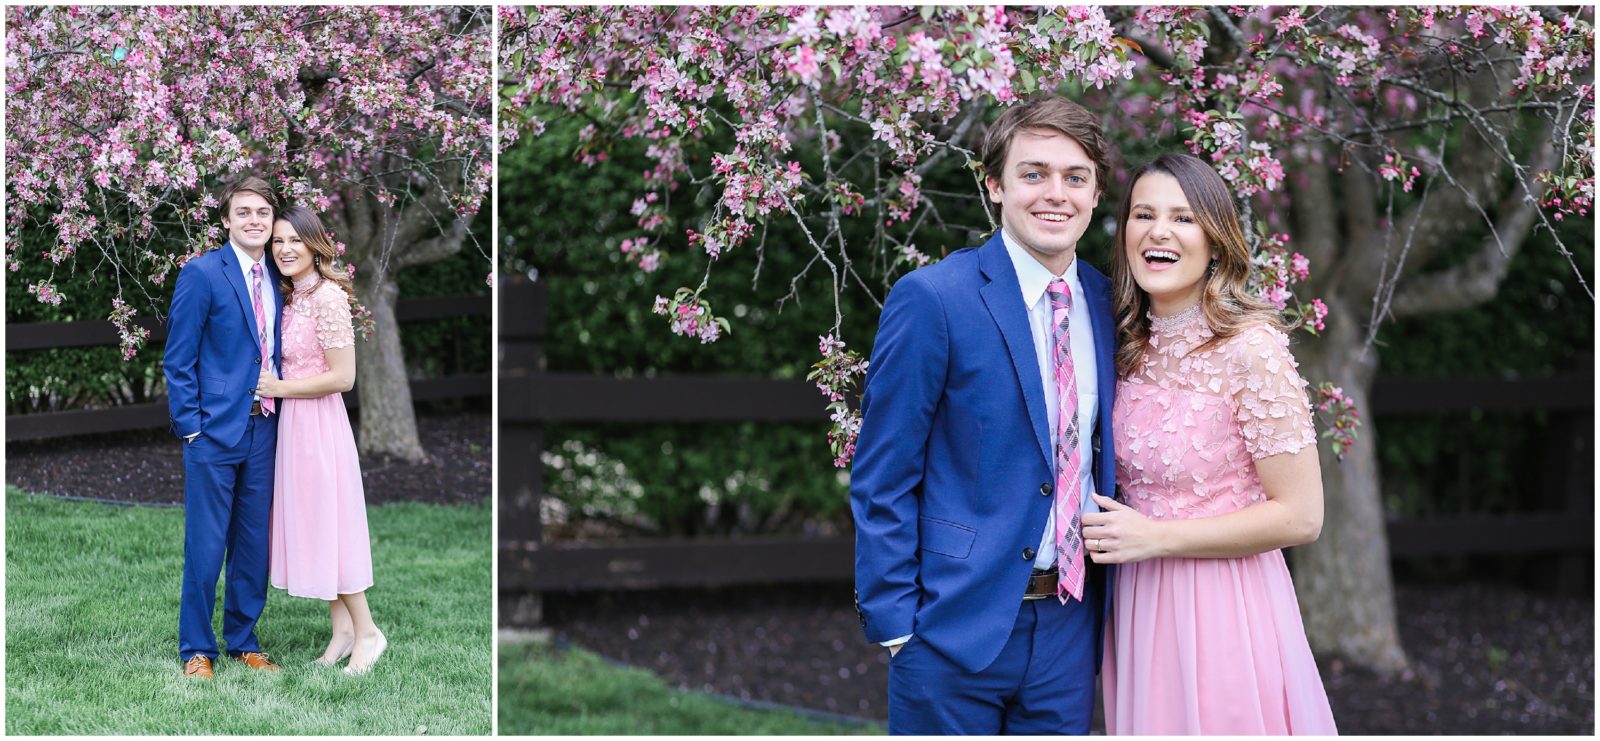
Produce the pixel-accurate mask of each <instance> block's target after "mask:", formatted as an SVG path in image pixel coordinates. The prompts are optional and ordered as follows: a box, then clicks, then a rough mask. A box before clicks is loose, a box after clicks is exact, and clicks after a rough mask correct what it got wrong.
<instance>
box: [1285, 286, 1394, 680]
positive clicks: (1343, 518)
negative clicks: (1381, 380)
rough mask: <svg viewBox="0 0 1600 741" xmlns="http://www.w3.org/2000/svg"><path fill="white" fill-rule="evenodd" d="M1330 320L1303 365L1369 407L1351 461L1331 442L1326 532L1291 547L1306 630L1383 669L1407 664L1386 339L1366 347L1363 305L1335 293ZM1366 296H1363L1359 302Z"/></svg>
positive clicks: (1304, 348) (1309, 374) (1304, 345)
mask: <svg viewBox="0 0 1600 741" xmlns="http://www.w3.org/2000/svg"><path fill="white" fill-rule="evenodd" d="M1326 300H1327V301H1328V307H1329V316H1328V322H1327V324H1328V329H1327V331H1326V332H1324V333H1323V335H1322V337H1320V338H1317V339H1314V340H1308V341H1304V342H1299V343H1297V345H1296V348H1295V350H1296V355H1297V356H1298V358H1299V360H1300V372H1301V375H1303V376H1305V377H1306V378H1307V379H1310V380H1311V381H1312V382H1314V383H1315V382H1319V381H1323V380H1327V381H1332V382H1333V383H1334V384H1335V385H1337V386H1340V387H1342V388H1343V389H1344V391H1345V394H1346V395H1347V396H1349V397H1350V398H1351V399H1352V400H1353V401H1354V402H1355V404H1356V408H1357V409H1358V410H1360V411H1361V412H1362V413H1363V414H1364V416H1363V420H1362V421H1363V424H1362V427H1361V439H1360V441H1359V442H1358V443H1357V444H1356V445H1355V446H1353V447H1352V448H1351V449H1350V452H1349V453H1348V454H1347V455H1346V456H1345V459H1344V460H1343V461H1339V460H1338V459H1336V458H1335V457H1334V455H1333V453H1331V452H1330V449H1329V447H1328V445H1327V444H1326V443H1320V444H1319V445H1318V446H1317V450H1318V452H1319V454H1320V456H1321V459H1322V461H1321V462H1322V491H1323V508H1324V516H1323V520H1322V536H1321V537H1320V538H1318V539H1317V541H1316V542H1315V543H1312V544H1310V545H1306V546H1301V547H1298V548H1295V549H1293V550H1292V551H1291V552H1290V557H1291V558H1292V559H1293V564H1294V581H1295V591H1296V592H1297V594H1298V595H1299V597H1300V611H1301V614H1302V616H1303V617H1304V619H1305V626H1306V637H1307V638H1308V639H1309V640H1310V642H1311V646H1312V648H1313V649H1315V650H1316V651H1317V653H1320V654H1336V655H1339V656H1341V657H1344V658H1345V659H1347V660H1349V661H1351V662H1353V663H1356V664H1359V665H1361V666H1363V667H1367V668H1370V669H1373V670H1374V671H1377V672H1379V673H1382V674H1394V673H1399V672H1403V671H1405V670H1406V669H1407V661H1406V655H1405V651H1404V650H1402V649H1401V647H1400V633H1399V628H1398V625H1397V623H1396V620H1395V606H1394V580H1393V578H1392V576H1391V574H1390V572H1389V541H1388V533H1387V530H1386V527H1385V525H1386V517H1385V516H1384V508H1383V492H1382V489H1381V488H1380V486H1379V480H1378V458H1377V445H1376V437H1377V430H1376V428H1375V426H1374V425H1373V420H1372V416H1371V412H1370V409H1371V407H1370V405H1369V401H1370V399H1371V395H1372V394H1371V392H1372V379H1373V376H1374V374H1375V372H1376V371H1377V367H1378V358H1377V351H1376V349H1371V350H1367V351H1366V352H1365V353H1363V348H1362V344H1363V337H1362V327H1363V326H1364V324H1365V322H1364V321H1363V319H1364V317H1363V315H1362V313H1361V311H1360V306H1358V305H1354V304H1352V302H1350V301H1349V300H1348V299H1344V298H1342V297H1328V298H1327V299H1326ZM1357 303H1359V302H1357Z"/></svg>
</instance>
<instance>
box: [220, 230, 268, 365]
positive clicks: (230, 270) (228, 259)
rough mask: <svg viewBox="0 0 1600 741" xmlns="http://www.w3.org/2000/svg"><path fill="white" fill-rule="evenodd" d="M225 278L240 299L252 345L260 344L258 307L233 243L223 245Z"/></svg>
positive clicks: (240, 307) (240, 306)
mask: <svg viewBox="0 0 1600 741" xmlns="http://www.w3.org/2000/svg"><path fill="white" fill-rule="evenodd" d="M222 265H223V271H222V272H223V277H225V278H227V280H228V284H229V285H231V286H233V293H234V295H235V296H238V297H239V309H240V310H241V311H243V312H244V323H245V326H247V327H249V328H250V337H251V343H250V344H252V345H254V344H258V343H260V341H261V340H260V337H261V328H260V327H257V326H256V307H255V303H254V302H253V301H251V300H250V288H249V286H246V285H245V284H244V272H243V268H242V267H240V265H239V257H238V255H235V254H234V253H233V243H232V242H224V243H222Z"/></svg>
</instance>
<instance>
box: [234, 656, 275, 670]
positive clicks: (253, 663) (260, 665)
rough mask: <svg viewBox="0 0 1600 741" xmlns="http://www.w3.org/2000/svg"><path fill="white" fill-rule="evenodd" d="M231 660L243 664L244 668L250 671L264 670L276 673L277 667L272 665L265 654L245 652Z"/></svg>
mask: <svg viewBox="0 0 1600 741" xmlns="http://www.w3.org/2000/svg"><path fill="white" fill-rule="evenodd" d="M233 660H234V661H239V662H243V663H244V665H245V666H248V667H250V668H251V669H265V670H267V671H269V672H275V671H278V665H277V664H274V663H272V660H271V659H269V658H267V655H266V654H264V653H260V652H258V651H246V652H244V653H242V654H239V655H238V656H235V657H233Z"/></svg>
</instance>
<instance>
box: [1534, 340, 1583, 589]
mask: <svg viewBox="0 0 1600 741" xmlns="http://www.w3.org/2000/svg"><path fill="white" fill-rule="evenodd" d="M1581 367H1582V368H1584V369H1587V370H1588V375H1589V377H1591V378H1593V376H1594V356H1593V355H1589V356H1587V357H1586V358H1585V359H1584V361H1583V363H1582V365H1581ZM1550 441H1551V442H1550V445H1549V446H1548V447H1547V448H1546V451H1547V452H1546V454H1545V464H1544V476H1543V477H1542V479H1543V480H1542V481H1540V484H1541V486H1542V487H1543V488H1544V492H1543V496H1542V497H1541V499H1542V500H1543V502H1544V504H1545V506H1546V507H1547V508H1549V509H1551V510H1557V511H1560V512H1561V513H1562V514H1563V515H1565V516H1566V517H1567V518H1568V519H1570V520H1571V521H1573V522H1593V521H1594V468H1593V463H1594V455H1595V450H1594V407H1592V406H1591V407H1589V408H1588V409H1587V410H1574V411H1567V412H1560V413H1556V414H1553V415H1551V420H1550ZM1554 565H1555V568H1554V569H1552V570H1551V571H1552V573H1551V574H1550V576H1549V577H1547V578H1551V579H1553V580H1554V582H1555V584H1554V586H1555V590H1556V591H1557V592H1559V593H1561V594H1583V593H1586V592H1588V591H1590V590H1592V589H1593V588H1594V551H1589V552H1588V553H1566V554H1562V555H1561V556H1559V557H1557V560H1556V563H1555V564H1554ZM1547 583H1548V582H1547Z"/></svg>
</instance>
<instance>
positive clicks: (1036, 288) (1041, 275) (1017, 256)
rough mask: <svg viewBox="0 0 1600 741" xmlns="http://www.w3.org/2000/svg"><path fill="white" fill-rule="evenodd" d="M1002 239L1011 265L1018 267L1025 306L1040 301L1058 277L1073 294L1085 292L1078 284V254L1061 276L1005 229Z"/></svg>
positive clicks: (1018, 278) (1019, 283) (1018, 282)
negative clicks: (1056, 274) (1042, 262)
mask: <svg viewBox="0 0 1600 741" xmlns="http://www.w3.org/2000/svg"><path fill="white" fill-rule="evenodd" d="M1000 240H1001V241H1003V242H1005V245H1006V255H1007V256H1009V257H1010V258H1011V266H1012V267H1014V268H1016V271H1017V285H1018V286H1020V287H1021V288H1022V303H1023V305H1024V306H1029V307H1031V306H1033V305H1034V304H1036V303H1038V302H1039V298H1040V297H1042V296H1044V291H1045V289H1046V288H1049V287H1050V281H1052V280H1055V279H1056V278H1057V277H1060V278H1061V279H1062V280H1065V281H1066V282H1067V288H1068V290H1070V291H1072V295H1074V296H1078V295H1081V294H1082V293H1083V290H1082V287H1081V286H1079V285H1078V257H1077V255H1073V257H1072V262H1071V263H1069V264H1068V265H1067V269H1066V270H1064V271H1062V273H1061V275H1060V276H1055V275H1051V274H1050V271H1049V270H1047V269H1045V266H1044V265H1042V264H1040V263H1039V261H1038V260H1035V259H1034V258H1033V255H1030V254H1028V252H1027V250H1024V249H1022V245H1020V244H1017V242H1016V241H1015V240H1013V239H1012V238H1011V235H1010V234H1007V233H1006V230H1004V229H1001V230H1000Z"/></svg>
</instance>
